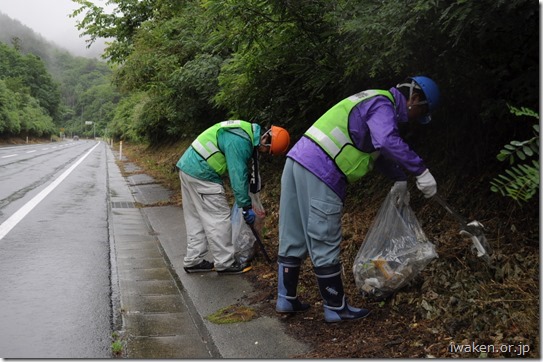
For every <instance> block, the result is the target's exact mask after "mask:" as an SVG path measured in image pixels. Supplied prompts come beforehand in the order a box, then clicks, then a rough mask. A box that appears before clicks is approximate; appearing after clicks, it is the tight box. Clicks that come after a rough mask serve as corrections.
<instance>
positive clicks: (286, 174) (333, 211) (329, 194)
mask: <svg viewBox="0 0 543 362" xmlns="http://www.w3.org/2000/svg"><path fill="white" fill-rule="evenodd" d="M342 211H343V202H342V201H341V199H340V198H339V196H338V195H337V194H336V193H335V192H334V191H332V189H331V188H329V187H328V186H327V185H326V184H325V183H323V182H322V181H321V180H320V179H318V178H317V177H316V176H315V175H313V174H312V173H311V172H309V171H308V170H307V169H305V168H304V167H303V166H301V165H300V164H298V163H297V162H295V161H293V160H292V159H290V158H287V161H286V163H285V167H284V169H283V175H282V177H281V199H280V205H279V256H283V257H296V258H300V259H305V258H306V257H307V255H309V256H310V258H311V261H312V263H313V265H314V266H315V267H323V266H329V265H336V264H339V263H340V243H341V240H342V238H341V214H342Z"/></svg>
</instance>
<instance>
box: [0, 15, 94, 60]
mask: <svg viewBox="0 0 543 362" xmlns="http://www.w3.org/2000/svg"><path fill="white" fill-rule="evenodd" d="M14 38H16V39H18V40H17V46H18V47H19V49H20V50H21V51H22V52H23V53H33V54H36V55H38V56H39V57H40V58H42V59H43V60H44V61H45V62H46V63H49V60H51V57H52V54H51V52H52V50H55V51H60V52H68V53H70V54H71V55H73V56H80V55H77V54H74V52H73V51H70V50H68V49H66V48H65V47H63V46H61V45H58V44H56V43H54V42H52V41H50V40H47V39H45V38H44V37H43V36H42V35H41V34H39V33H36V32H35V31H34V30H33V29H31V28H29V27H28V26H26V25H24V24H22V23H21V22H20V21H19V20H16V19H12V18H10V17H9V16H7V15H6V14H4V13H2V12H0V42H2V43H6V44H10V45H14V44H13V41H14ZM96 45H97V44H94V45H93V46H92V47H91V48H90V49H89V52H90V53H89V54H90V56H85V57H86V58H96V59H100V55H101V52H102V49H101V48H100V47H98V46H96Z"/></svg>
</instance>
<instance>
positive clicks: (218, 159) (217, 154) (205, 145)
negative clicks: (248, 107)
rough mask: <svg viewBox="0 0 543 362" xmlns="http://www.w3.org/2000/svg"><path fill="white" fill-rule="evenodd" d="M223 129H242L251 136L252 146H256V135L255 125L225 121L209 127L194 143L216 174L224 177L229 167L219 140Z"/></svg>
mask: <svg viewBox="0 0 543 362" xmlns="http://www.w3.org/2000/svg"><path fill="white" fill-rule="evenodd" d="M221 128H241V129H242V130H244V131H245V132H246V133H247V134H248V135H249V138H250V139H251V144H254V134H253V125H252V123H250V122H247V121H240V120H236V121H224V122H219V123H217V124H215V125H213V126H211V127H209V128H208V129H206V130H205V131H204V132H202V133H201V134H200V135H199V136H198V137H197V138H196V139H195V140H194V141H193V142H192V144H191V146H192V148H194V150H195V151H196V152H197V153H198V154H199V155H200V156H202V158H203V159H204V160H206V161H207V163H208V164H209V166H211V168H212V169H214V170H215V172H217V173H218V174H219V175H221V176H222V175H223V174H224V173H225V172H226V170H227V165H226V158H225V157H224V153H222V152H221V150H220V149H219V145H218V140H217V136H218V134H219V130H220V129H221Z"/></svg>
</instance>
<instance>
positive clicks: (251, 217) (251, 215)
mask: <svg viewBox="0 0 543 362" xmlns="http://www.w3.org/2000/svg"><path fill="white" fill-rule="evenodd" d="M243 218H244V219H245V222H246V223H247V224H249V225H253V224H254V223H255V219H256V214H255V212H254V211H253V209H247V210H243Z"/></svg>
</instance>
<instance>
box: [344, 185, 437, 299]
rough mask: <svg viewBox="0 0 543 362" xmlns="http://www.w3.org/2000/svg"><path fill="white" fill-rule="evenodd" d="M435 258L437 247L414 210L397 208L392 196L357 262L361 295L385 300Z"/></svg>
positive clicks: (355, 273)
mask: <svg viewBox="0 0 543 362" xmlns="http://www.w3.org/2000/svg"><path fill="white" fill-rule="evenodd" d="M435 258H437V252H436V251H435V246H434V244H432V243H431V242H430V241H429V240H428V238H427V237H426V235H425V234H424V232H423V230H422V228H421V226H420V224H419V222H418V220H417V217H416V216H415V213H414V212H413V210H412V209H411V207H409V205H405V204H403V203H402V204H401V205H400V206H396V204H395V201H394V197H393V195H392V193H390V192H389V193H388V195H387V197H386V198H385V201H384V202H383V204H382V205H381V208H380V209H379V211H378V212H377V216H376V218H375V220H374V221H373V224H372V225H371V227H370V229H369V230H368V234H367V235H366V238H365V239H364V243H363V244H362V246H361V248H360V250H359V251H358V254H357V255H356V258H355V260H354V265H353V273H354V279H355V283H356V286H357V287H358V289H359V290H360V292H361V293H362V295H364V296H366V297H368V298H372V299H376V300H381V299H386V298H387V297H389V296H391V295H392V294H393V293H394V292H396V291H397V290H399V289H400V288H402V287H403V286H405V285H406V284H407V283H409V282H410V281H411V280H412V279H414V278H415V277H416V276H417V275H418V274H419V273H420V272H421V271H422V270H423V269H424V268H425V267H426V265H428V263H430V262H431V261H432V260H433V259H435Z"/></svg>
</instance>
